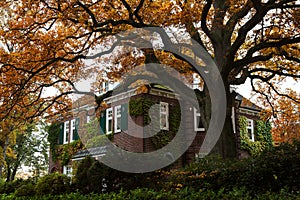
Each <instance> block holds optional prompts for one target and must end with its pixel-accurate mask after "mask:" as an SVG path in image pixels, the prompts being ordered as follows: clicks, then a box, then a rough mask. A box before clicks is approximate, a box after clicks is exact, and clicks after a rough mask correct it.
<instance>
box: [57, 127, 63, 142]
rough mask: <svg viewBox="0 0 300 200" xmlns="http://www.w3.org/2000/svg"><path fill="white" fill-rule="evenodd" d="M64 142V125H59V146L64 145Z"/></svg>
mask: <svg viewBox="0 0 300 200" xmlns="http://www.w3.org/2000/svg"><path fill="white" fill-rule="evenodd" d="M63 140H64V123H63V122H62V123H60V124H59V134H58V144H63Z"/></svg>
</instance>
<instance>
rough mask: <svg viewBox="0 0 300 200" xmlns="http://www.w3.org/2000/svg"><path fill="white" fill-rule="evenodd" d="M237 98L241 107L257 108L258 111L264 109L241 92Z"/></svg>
mask: <svg viewBox="0 0 300 200" xmlns="http://www.w3.org/2000/svg"><path fill="white" fill-rule="evenodd" d="M235 99H236V100H238V101H239V102H240V105H239V107H241V108H247V109H251V110H256V111H261V110H263V109H262V108H261V107H259V106H257V105H256V104H254V103H253V102H251V101H250V100H249V99H247V98H245V97H243V96H242V95H240V94H237V96H236V97H235Z"/></svg>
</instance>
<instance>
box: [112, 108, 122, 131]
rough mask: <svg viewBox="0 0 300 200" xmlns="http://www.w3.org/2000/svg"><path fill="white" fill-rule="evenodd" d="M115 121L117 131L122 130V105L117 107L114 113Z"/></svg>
mask: <svg viewBox="0 0 300 200" xmlns="http://www.w3.org/2000/svg"><path fill="white" fill-rule="evenodd" d="M114 117H115V120H114V123H115V129H114V130H115V133H118V132H120V131H121V105H119V106H116V107H115V113H114Z"/></svg>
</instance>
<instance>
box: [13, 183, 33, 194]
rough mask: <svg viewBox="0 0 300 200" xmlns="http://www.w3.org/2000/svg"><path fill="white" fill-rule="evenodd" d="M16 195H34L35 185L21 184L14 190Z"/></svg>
mask: <svg viewBox="0 0 300 200" xmlns="http://www.w3.org/2000/svg"><path fill="white" fill-rule="evenodd" d="M15 195H16V196H17V197H22V196H34V195H35V185H34V184H33V183H27V184H22V185H21V186H20V187H19V188H18V189H16V191H15Z"/></svg>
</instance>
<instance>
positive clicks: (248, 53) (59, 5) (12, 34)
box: [0, 0, 300, 157]
mask: <svg viewBox="0 0 300 200" xmlns="http://www.w3.org/2000/svg"><path fill="white" fill-rule="evenodd" d="M0 6H1V8H2V10H3V12H4V13H5V15H6V18H5V20H2V29H1V30H0V37H1V41H2V43H3V44H4V45H3V46H4V47H3V48H2V50H1V52H0V63H1V69H0V71H1V77H0V80H1V81H0V84H1V87H0V93H1V97H2V99H1V101H2V105H1V110H2V111H1V116H0V118H1V120H3V119H5V118H6V117H7V116H9V115H11V113H12V112H23V113H24V116H23V117H29V118H35V117H37V116H39V115H41V114H42V113H43V112H46V111H48V112H49V108H52V107H53V106H54V107H55V110H56V111H58V110H63V109H65V108H66V107H67V106H68V104H69V103H70V101H69V100H68V98H67V96H66V95H67V94H70V93H72V92H76V89H75V88H74V87H73V86H74V85H73V83H74V82H75V81H76V80H78V79H79V78H84V77H86V76H88V73H80V75H78V72H83V71H84V66H85V65H84V62H83V60H84V59H87V58H88V56H87V55H88V53H89V52H91V50H92V49H94V48H97V47H99V45H102V46H105V45H106V46H108V47H109V48H108V50H107V52H110V48H111V49H112V48H114V47H115V46H116V45H113V44H112V36H113V35H115V34H117V33H120V32H121V31H125V30H130V29H133V28H142V27H163V28H164V30H165V33H166V32H167V30H170V29H172V30H175V32H176V31H178V32H179V33H178V38H176V39H179V38H182V37H183V36H184V38H192V39H194V40H195V41H196V42H197V43H199V44H200V45H202V47H203V48H204V49H205V50H206V51H207V52H209V54H210V56H211V57H212V59H213V60H214V61H215V63H216V65H217V67H218V69H219V71H220V73H221V76H222V78H223V83H224V86H225V90H226V96H227V105H226V108H227V117H226V121H225V125H224V128H223V131H222V134H221V138H220V140H219V143H218V145H217V146H216V151H218V152H220V153H222V155H223V156H225V157H232V156H235V155H236V152H235V149H236V148H235V140H236V138H235V136H234V135H233V133H232V128H231V127H232V125H231V119H230V115H231V107H232V106H233V99H234V94H232V93H230V86H231V85H240V84H243V83H244V82H245V81H246V79H250V80H251V83H252V86H253V89H254V90H255V91H257V92H260V91H261V88H268V90H272V91H275V92H276V93H277V94H279V95H280V94H281V91H280V90H279V89H280V88H278V87H277V86H276V84H277V83H278V82H280V81H281V80H283V79H284V78H285V77H292V78H294V79H299V77H300V73H299V69H300V66H299V55H300V54H299V53H300V52H299V42H300V31H299V21H300V19H299V16H300V9H299V7H300V5H299V2H297V1H296V0H268V1H267V0H266V1H260V0H247V1H244V0H242V1H233V0H214V1H212V0H207V1H196V0H194V1H193V0H185V1H184V0H181V1H180V0H173V1H164V0H161V1H160V0H140V1H138V0H116V1H115V0H35V1H28V0H19V1H17V2H16V1H12V0H3V1H1V2H0ZM171 27H172V28H171ZM165 33H162V34H163V35H164V36H166V34H165ZM163 35H161V37H162V38H163V39H162V43H164V42H170V41H173V40H171V39H170V38H166V37H163ZM173 43H174V42H173ZM174 45H175V46H176V43H174ZM195 51H197V50H195ZM119 53H120V52H119ZM194 53H196V52H194ZM103 54H104V53H103ZM134 55H136V56H134ZM137 55H138V57H137ZM99 56H102V54H99ZM106 59H107V58H106ZM114 59H115V60H114V62H111V63H112V64H110V65H104V66H105V68H104V69H103V71H102V72H101V73H104V74H107V75H108V76H111V77H121V76H122V73H124V72H126V69H127V68H129V67H130V66H136V65H140V64H142V63H150V62H156V63H167V64H170V65H173V66H177V67H176V69H177V70H178V69H179V70H180V67H183V68H184V69H181V70H182V71H183V72H187V71H195V69H194V68H193V66H192V65H191V63H189V62H188V61H187V60H186V59H184V58H183V57H180V56H178V55H175V54H172V52H162V51H159V50H158V49H157V48H153V49H146V50H143V52H142V53H141V54H127V55H123V56H121V55H118V56H115V57H114ZM174 60H175V61H174ZM175 63H176V64H175ZM178 63H179V64H178ZM113 64H116V65H117V66H116V65H113ZM120 66H121V67H120ZM178 66H180V67H178ZM84 72H86V71H84ZM79 76H80V77H79ZM49 87H57V88H58V89H59V91H60V93H59V94H58V95H56V96H54V97H44V96H43V95H42V94H43V92H44V91H45V88H49ZM33 94H34V95H33ZM263 94H265V95H267V94H266V93H263ZM200 96H201V102H202V104H201V107H202V112H203V114H204V115H203V116H205V117H204V121H205V122H206V123H207V122H208V121H209V118H210V115H211V114H210V113H209V110H210V106H209V105H210V99H209V92H208V90H207V88H206V87H204V90H203V91H202V92H201V94H200ZM266 97H267V96H266ZM298 101H299V99H298ZM30 106H34V107H35V109H34V112H33V111H31V112H24V109H25V110H26V108H27V107H30ZM52 111H53V109H52ZM50 114H51V112H50ZM206 123H204V124H206Z"/></svg>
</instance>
